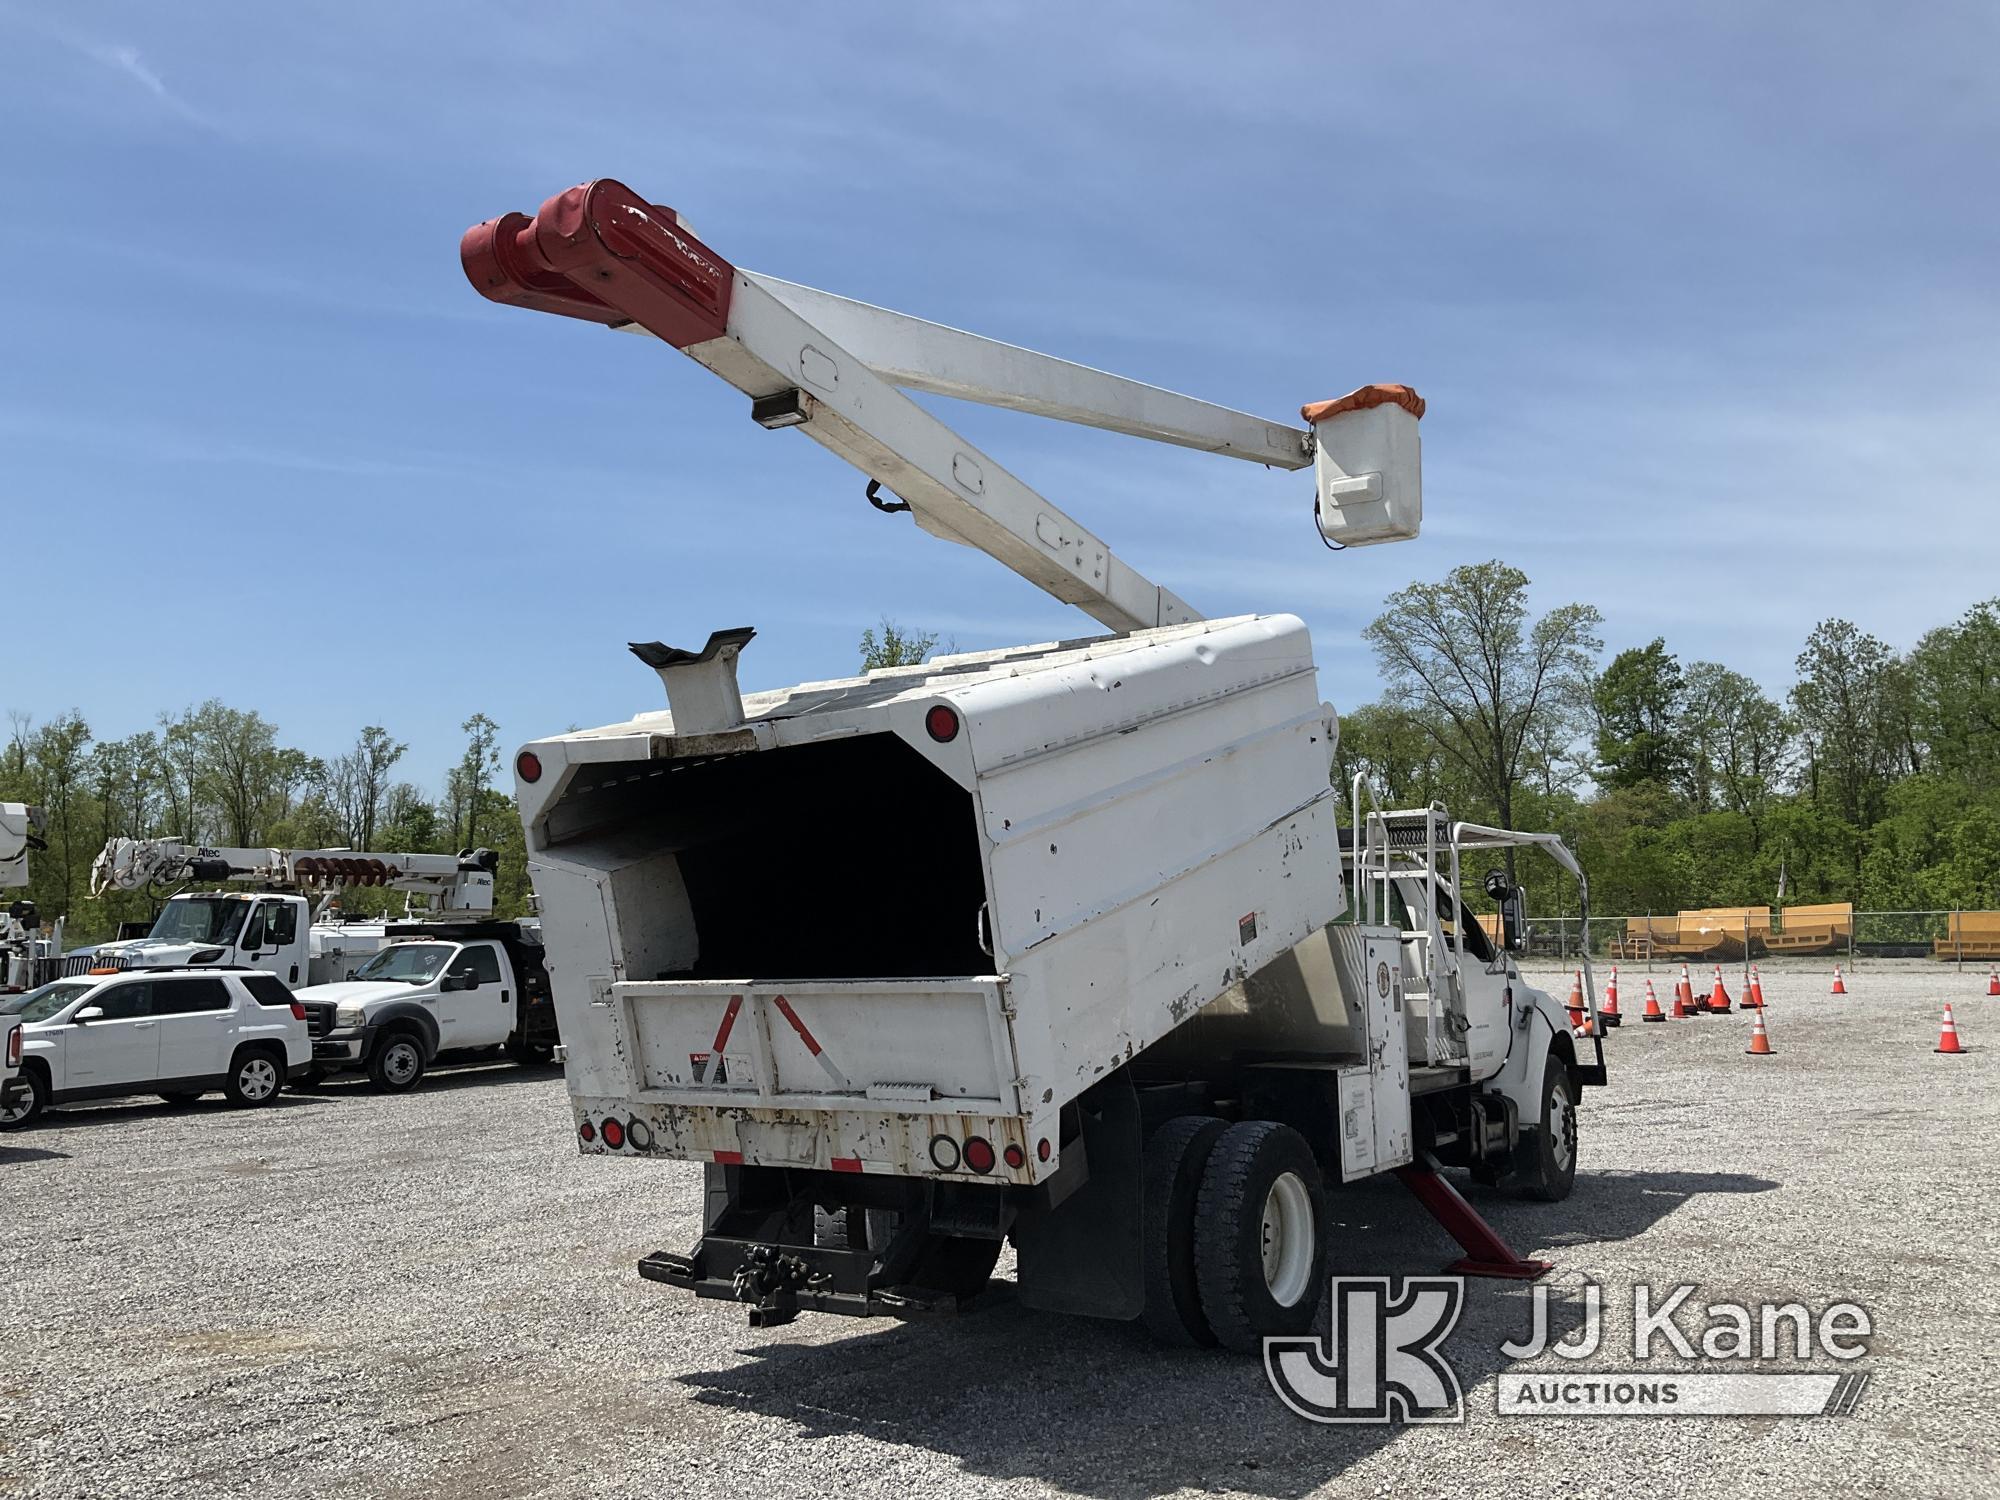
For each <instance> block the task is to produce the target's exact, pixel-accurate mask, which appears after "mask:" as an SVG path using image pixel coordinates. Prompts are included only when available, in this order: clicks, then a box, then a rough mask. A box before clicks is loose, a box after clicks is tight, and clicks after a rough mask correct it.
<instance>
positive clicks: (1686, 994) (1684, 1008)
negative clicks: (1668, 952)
mask: <svg viewBox="0 0 2000 1500" xmlns="http://www.w3.org/2000/svg"><path fill="white" fill-rule="evenodd" d="M1694 1013H1695V1004H1694V985H1693V984H1692V983H1691V982H1690V981H1689V979H1688V966H1687V965H1686V964H1682V965H1681V977H1680V982H1679V983H1678V984H1676V985H1675V986H1674V1017H1675V1019H1679V1018H1680V1017H1682V1016H1691V1015H1693V1014H1694Z"/></svg>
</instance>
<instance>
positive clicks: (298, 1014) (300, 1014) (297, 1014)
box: [292, 1000, 306, 1021]
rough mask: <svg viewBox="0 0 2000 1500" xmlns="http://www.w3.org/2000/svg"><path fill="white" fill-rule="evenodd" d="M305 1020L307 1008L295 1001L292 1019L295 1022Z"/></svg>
mask: <svg viewBox="0 0 2000 1500" xmlns="http://www.w3.org/2000/svg"><path fill="white" fill-rule="evenodd" d="M305 1018H306V1008H305V1007H304V1006H303V1005H301V1004H299V1002H298V1001H296V1000H294V1001H293V1002H292V1019H293V1020H294V1021H303V1020H304V1019H305Z"/></svg>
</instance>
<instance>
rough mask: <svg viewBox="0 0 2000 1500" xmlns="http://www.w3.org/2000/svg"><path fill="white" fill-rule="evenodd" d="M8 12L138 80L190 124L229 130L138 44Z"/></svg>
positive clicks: (63, 44)
mask: <svg viewBox="0 0 2000 1500" xmlns="http://www.w3.org/2000/svg"><path fill="white" fill-rule="evenodd" d="M6 14H7V16H8V17H9V18H10V19H12V20H14V21H16V22H19V23H20V24H22V25H24V26H26V27H27V28H28V29H29V30H31V31H35V32H39V33H40V34H41V35H42V36H44V37H46V38H48V40H50V41H52V42H54V43H56V44H57V45H58V46H61V47H64V48H66V49H68V50H69V51H71V52H73V53H76V54H77V55H78V56H80V57H86V58H88V59H90V61H92V62H94V63H96V64H97V65H98V66H99V67H102V68H108V69H109V70H110V71H111V72H113V73H116V74H117V75H119V76H120V77H121V78H124V79H127V80H128V81H130V82H132V83H135V84H137V85H138V86H139V87H140V88H141V89H142V90H144V91H145V92H146V93H147V94H148V95H149V96H151V98H152V99H153V101H154V102H155V103H157V104H158V105H160V106H161V107H162V108H163V109H165V110H167V111H168V112H169V113H171V114H173V115H176V116H178V117H179V118H180V119H182V120H185V121H186V122H187V123H188V124H190V125H193V126H196V127H197V128H199V129H202V130H206V131H210V132H212V133H214V134H217V135H221V134H226V133H227V132H226V131H224V129H223V127H222V126H221V124H220V123H218V122H217V121H216V119H215V118H214V117H213V116H212V115H210V114H208V113H206V112H205V111H203V110H201V109H198V108H196V107H195V106H194V105H193V104H191V103H190V102H188V100H186V99H185V98H183V97H182V96H181V95H180V94H179V93H177V92H175V91H174V90H173V89H171V88H168V87H167V80H166V79H165V78H164V77H163V76H162V75H161V73H160V71H159V69H157V68H155V67H154V66H153V65H152V64H151V63H149V62H147V61H146V57H145V54H144V53H142V52H141V51H140V50H139V49H138V48H137V47H134V46H132V45H130V44H128V43H125V42H100V41H97V40H95V39H94V38H91V37H87V36H84V35H82V34H80V33H78V32H75V31H72V30H70V29H69V28H68V27H66V26H63V25H60V24H58V23H55V22H52V21H49V20H47V19H46V18H44V17H41V16H34V15H27V14H23V13H22V12H20V11H17V10H14V9H13V8H12V7H9V8H8V10H7V12H6Z"/></svg>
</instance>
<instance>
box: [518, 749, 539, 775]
mask: <svg viewBox="0 0 2000 1500" xmlns="http://www.w3.org/2000/svg"><path fill="white" fill-rule="evenodd" d="M514 771H515V774H516V775H518V776H519V777H520V778H521V779H522V780H523V781H540V780H541V779H542V758H541V757H540V756H539V755H537V754H535V752H534V751H532V750H523V751H522V752H521V753H520V754H519V755H517V756H515V757H514Z"/></svg>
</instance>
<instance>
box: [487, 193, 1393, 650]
mask: <svg viewBox="0 0 2000 1500" xmlns="http://www.w3.org/2000/svg"><path fill="white" fill-rule="evenodd" d="M460 258H461V260H462V262H463V264H464V266H465V271H466V275H467V276H468V278H469V279H470V280H471V282H472V284H473V286H474V287H475V288H477V289H478V290H479V292H480V293H481V294H482V295H484V296H487V297H490V298H492V299H493V300H494V301H496V302H503V303H508V304H512V305H515V306H523V307H530V308H535V309H537V310H540V311H546V312H560V313H564V314H567V315H569V316H572V317H579V318H585V319H589V320H591V321H594V322H600V323H606V324H610V325H612V326H614V327H621V328H631V329H634V330H636V331H641V332H646V333H650V334H652V335H654V336H655V337H658V338H660V339H663V340H665V341H666V342H668V343H671V344H673V345H674V346H675V347H677V348H679V349H681V350H682V352H684V353H685V354H687V355H688V356H689V357H690V358H692V359H694V360H696V361H697V362H699V363H700V364H702V365H704V366H705V367H707V368H708V369H709V370H711V371H713V372H714V373H715V374H716V375H719V376H720V377H722V379H723V380H725V381H727V382H728V383H729V384H730V385H732V386H734V387H736V389H738V390H739V391H742V392H743V393H744V394H745V395H747V396H749V397H750V398H751V403H752V404H751V415H752V417H753V418H754V419H755V420H756V421H757V422H758V423H760V424H761V425H762V426H765V427H767V428H779V427H799V428H801V429H803V430H804V432H805V434H806V436H808V437H810V438H812V439H813V440H814V441H815V442H817V443H819V444H820V445H821V446H823V447H825V448H827V449H828V450H830V451H831V452H833V453H836V454H838V455H839V456H840V457H842V458H844V459H845V460H847V462H849V463H850V464H852V465H853V466H854V467H855V468H857V469H859V470H861V472H862V473H864V474H866V475H868V476H869V478H870V480H871V481H873V483H871V485H870V486H869V498H870V499H871V500H874V501H875V503H876V504H877V505H878V506H879V507H881V508H885V509H895V510H903V509H907V510H909V511H910V512H911V513H912V515H913V516H914V518H915V520H916V522H917V524H918V525H920V526H922V527H923V528H924V529H925V530H926V531H928V532H930V533H931V534H932V535H934V536H940V537H944V538H946V539H947V540H950V541H955V542H960V543H963V544H965V545H967V546H972V547H976V548H978V549H980V550H981V551H983V552H986V553H987V554H988V555H990V556H992V557H994V558H997V559H998V560H999V561H1000V562H1002V563H1004V564H1005V565H1006V566H1007V567H1009V568H1011V569H1012V570H1013V571H1014V572H1016V573H1018V574H1020V575H1021V576H1022V577H1023V578H1026V579H1028V580H1029V581H1030V582H1031V583H1033V584H1035V585H1036V586H1037V587H1039V588H1041V589H1043V590H1045V591H1046V592H1048V593H1050V594H1052V595H1054V596H1055V597H1056V598H1058V599H1061V600H1063V601H1064V602H1065V603H1069V604H1074V605H1076V606H1077V607H1078V608H1079V609H1081V610H1083V611H1084V612H1085V613H1086V614H1088V615H1090V616H1091V617H1092V618H1093V619H1095V620H1097V621H1099V622H1100V623H1101V624H1103V625H1105V626H1107V627H1109V628H1110V629H1112V630H1114V631H1118V632H1121V633H1123V632H1128V631H1133V630H1144V629H1151V628H1153V627H1156V626H1162V625H1176V624H1182V623H1185V622H1188V621H1191V620H1197V619H1200V618H1201V615H1200V614H1199V613H1198V612H1197V611H1196V610H1195V608H1194V607H1193V606H1192V605H1190V604H1188V603H1187V601H1185V600H1183V599H1181V598H1180V597H1179V596H1178V595H1176V594H1174V593H1173V592H1172V591H1171V590H1168V589H1166V588H1163V587H1161V586H1160V585H1158V584H1155V583H1153V582H1152V581H1151V580H1149V579H1148V578H1146V577H1145V576H1144V575H1142V574H1141V573H1139V572H1138V571H1137V570H1136V569H1134V568H1133V567H1131V566H1130V565H1129V564H1127V563H1125V562H1124V561H1122V560H1121V559H1119V558H1118V557H1116V556H1114V555H1113V554H1112V551H1111V549H1110V547H1109V546H1108V545H1107V544H1106V543H1105V542H1104V541H1103V540H1102V539H1101V538H1100V537H1098V536H1096V535H1095V534H1094V533H1093V532H1091V531H1090V530H1089V529H1088V528H1086V527H1085V526H1083V525H1082V524H1081V523H1079V522H1078V521H1076V520H1075V519H1073V518H1072V517H1071V516H1069V515H1068V514H1067V513H1065V512H1064V511H1062V510H1060V509H1059V508H1057V507H1056V506H1055V505H1054V504H1052V503H1051V502H1050V501H1048V500H1047V499H1045V498H1044V497H1043V496H1041V495H1040V494H1038V493H1036V491H1034V490H1033V489H1031V488H1030V487H1029V486H1028V485H1027V484H1025V483H1023V482H1022V481H1021V480H1020V479H1019V478H1017V477H1016V476H1015V475H1013V474H1012V473H1010V472H1009V471H1008V470H1007V469H1005V468H1004V467H1002V466H1001V465H1000V464H999V463H998V462H997V461H996V460H994V459H993V458H992V457H990V456H989V455H987V454H986V453H984V452H982V451H981V450H980V449H978V448H977V447H975V446H974V445H973V444H971V443H969V442H967V441H966V440H965V439H964V438H963V437H961V436H960V435H959V434H958V433H956V432H954V431H953V430H952V429H951V428H950V427H948V426H947V425H946V424H945V423H943V422H941V421H939V420H938V419H937V418H936V417H934V416H932V415H931V414H930V413H929V412H928V411H926V410H924V408H922V407H921V406H919V405H918V404H917V403H916V402H914V401H912V400H911V399H910V398H909V397H908V396H906V395H904V394H903V392H904V391H905V390H914V391H923V392H928V393H932V394H937V395H946V396H954V397H958V398H960V399H962V400H967V401H976V402H981V403H984V404H986V405H991V406H999V407H1004V408H1007V409H1009V410H1012V411H1021V412H1029V413H1032V414H1034V415H1037V416H1045V417H1052V418H1055V419H1057V420H1061V421H1066V422H1076V423H1081V424H1083V425H1086V426H1091V427H1098V428H1103V429H1105V430H1107V431H1112V432H1122V433H1126V434H1129V435H1131V436H1135V437H1145V438H1151V439H1153V440H1155V441H1158V442H1164V443H1172V444H1176V445H1178V446H1181V447H1187V448H1198V449H1201V450H1203V451H1205V452H1210V453H1220V454H1224V455H1227V456H1229V457H1233V458H1242V459H1247V460H1249V461H1251V462H1253V463H1259V464H1265V465H1269V466H1274V467H1279V468H1285V469H1301V468H1304V467H1305V466H1306V465H1308V464H1311V465H1313V466H1314V469H1315V479H1316V488H1317V498H1316V502H1315V509H1316V513H1317V516H1318V520H1319V526H1320V530H1321V533H1322V534H1323V535H1324V536H1325V537H1326V538H1327V539H1328V541H1329V542H1331V543H1332V544H1334V545H1336V546H1359V545H1366V544H1369V543H1374V542H1385V541H1396V540H1401V539H1403V538H1406V537H1411V536H1415V535H1416V534H1417V530H1418V527H1419V525H1420V523H1421V519H1422V491H1421V484H1420V479H1419V470H1420V463H1419V452H1418V439H1417V423H1418V419H1419V418H1420V417H1421V416H1422V415H1423V402H1422V401H1421V400H1420V399H1419V398H1418V397H1417V395H1416V393H1415V392H1413V391H1411V390H1409V389H1408V388H1407V387H1404V386H1388V385H1373V386H1364V387H1362V388H1361V389H1360V390H1357V391H1355V392H1353V393H1351V394H1350V395H1348V396H1344V397H1341V398H1340V399H1338V400H1336V401H1327V402H1321V403H1318V404H1317V405H1313V406H1307V407H1304V408H1302V410H1301V415H1302V417H1303V418H1304V420H1305V421H1306V422H1307V423H1308V424H1310V425H1309V427H1294V426H1290V425H1287V424H1285V423H1280V422H1273V421H1269V420H1267V419H1265V418H1263V417H1258V416H1255V415H1252V414H1251V413H1248V412H1241V411H1234V410H1231V409H1229V408H1227V407H1223V406H1217V405H1214V404H1212V403H1210V402H1206V401H1200V400H1196V399H1195V398H1193V397H1190V396H1183V395H1178V394H1176V393H1175V392H1172V391H1166V390H1161V389H1159V388H1158V387H1155V386H1150V385H1145V384H1143V383H1141V382H1139V381H1135V380H1128V379H1126V378H1124V377H1122V376H1117V375H1110V374H1107V373H1105V372H1104V371H1102V370H1094V369H1091V368H1089V367H1088V366H1085V365H1079V364H1073V363H1071V362H1069V361H1067V360H1061V359H1056V358H1054V357H1052V356H1050V355H1046V354H1038V353H1035V352H1033V351H1032V350H1027V349H1022V348H1018V347H1016V346H1015V345H1012V344H1006V343H1001V342H999V341H997V340H994V339H988V338H982V337H980V336H978V335H976V334H971V333H966V332H963V331H961V330H959V329H955V328H947V327H945V326H943V325H941V324H937V323H930V322H926V321H924V320H923V319H921V318H913V317H909V316H907V315H905V314H902V313H897V312H891V311H888V310H886V309H884V308H879V307H872V306H870V305H868V304H867V303H864V302H856V301H853V300H852V299H849V298H846V297H839V296H835V295H834V294H832V293H830V292H822V291H818V290H815V289H814V288H812V287H806V286H800V285H798V284H797V283H795V282H789V281H781V280H778V279H776V278H774V277H769V276H761V275H758V274H756V273H754V272H750V271H744V270H740V269H738V268H736V267H734V266H732V265H730V264H729V263H728V262H726V261H724V260H723V259H722V258H721V257H720V256H719V255H717V254H716V253H715V252H714V251H713V250H711V249H709V247H708V246H706V245H704V244H703V243H702V242H701V241H700V240H698V239H696V238H695V237H694V236H693V234H692V233H690V232H689V231H688V229H687V227H686V226H685V225H684V224H682V223H681V222H680V219H679V217H678V215H676V214H675V213H674V211H673V210H672V209H670V208H665V207H662V206H660V205H658V204H648V203H646V202H644V201H643V200H642V199H640V198H639V197H637V195H635V194H634V193H633V192H632V190H631V189H629V188H627V187H625V186H624V185H623V184H622V183H618V182H614V181H611V180H609V179H600V180H599V181H597V182H592V183H586V184H584V185H582V186H580V187H576V188H572V189H571V190H570V191H569V192H567V193H563V194H559V195H558V196H556V197H554V198H551V199H550V200H549V201H548V202H547V203H544V204H543V205H542V208H541V212H540V213H539V214H537V215H536V216H535V217H534V218H532V219H530V218H528V217H527V216H526V215H523V214H518V213H516V214H507V215H504V216H502V217H501V218H498V219H494V220H490V221H488V222H487V223H485V224H480V225H477V226H475V227H474V228H473V229H471V230H470V231H468V232H467V234H466V236H465V238H464V241H463V242H462V243H461V245H460ZM899 387H900V389H899ZM878 487H879V488H883V489H887V490H889V491H890V492H891V493H892V494H894V495H895V496H897V497H899V499H900V502H901V503H898V504H893V505H887V504H885V503H884V502H882V501H880V500H877V499H876V490H877V488H878Z"/></svg>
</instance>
